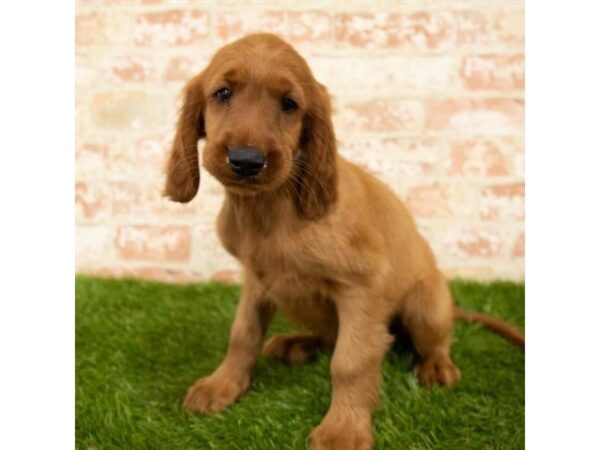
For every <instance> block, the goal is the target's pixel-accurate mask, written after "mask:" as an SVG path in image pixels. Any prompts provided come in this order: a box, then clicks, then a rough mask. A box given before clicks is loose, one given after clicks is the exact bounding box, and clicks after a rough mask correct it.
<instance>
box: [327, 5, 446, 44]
mask: <svg viewBox="0 0 600 450" xmlns="http://www.w3.org/2000/svg"><path fill="white" fill-rule="evenodd" d="M453 36H454V18H453V17H452V15H451V14H450V13H445V12H439V13H437V12H416V13H413V14H398V13H388V12H382V13H377V14H371V13H343V14H339V15H337V16H336V21H335V37H336V42H337V43H338V44H339V45H343V46H352V47H361V48H406V49H415V50H439V49H444V48H449V47H451V46H452V45H453V39H454V38H453Z"/></svg>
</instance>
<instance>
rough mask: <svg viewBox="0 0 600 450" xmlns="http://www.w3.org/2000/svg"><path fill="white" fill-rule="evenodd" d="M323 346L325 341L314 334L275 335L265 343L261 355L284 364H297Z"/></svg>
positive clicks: (307, 358)
mask: <svg viewBox="0 0 600 450" xmlns="http://www.w3.org/2000/svg"><path fill="white" fill-rule="evenodd" d="M325 345H326V344H325V339H324V338H322V337H321V336H318V335H316V334H305V333H285V334H276V335H274V336H272V337H271V338H269V339H268V340H267V342H266V343H265V345H264V347H263V355H264V356H266V357H267V358H276V359H280V360H282V361H283V362H286V363H290V364H298V363H303V362H306V361H308V360H309V359H310V358H312V357H313V356H314V355H315V354H316V352H317V351H318V350H321V349H322V348H324V347H325Z"/></svg>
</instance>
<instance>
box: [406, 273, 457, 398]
mask: <svg viewBox="0 0 600 450" xmlns="http://www.w3.org/2000/svg"><path fill="white" fill-rule="evenodd" d="M402 308H403V310H402V322H403V324H404V326H405V327H406V330H407V331H408V333H409V334H410V337H411V340H412V342H413V344H414V347H415V349H416V351H417V353H418V354H419V356H420V357H421V361H420V362H419V363H418V364H417V366H416V367H415V373H416V375H417V377H418V378H419V381H420V382H421V383H422V384H424V385H426V386H431V385H434V384H440V385H442V386H449V385H451V384H453V383H455V382H456V381H458V380H459V379H460V370H459V369H458V367H456V366H455V365H454V363H453V362H452V360H451V359H450V344H451V340H452V330H453V325H454V312H453V308H454V306H453V301H452V296H451V294H450V291H449V289H448V285H447V283H446V280H445V279H444V277H443V275H442V274H441V273H439V272H437V271H436V272H435V273H433V274H432V275H431V276H429V277H426V278H425V279H423V280H422V281H420V282H418V283H416V284H415V286H414V287H413V288H412V289H411V291H410V292H409V293H408V294H407V296H406V297H405V299H404V302H403V305H402Z"/></svg>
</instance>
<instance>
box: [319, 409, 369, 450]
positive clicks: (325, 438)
mask: <svg viewBox="0 0 600 450" xmlns="http://www.w3.org/2000/svg"><path fill="white" fill-rule="evenodd" d="M309 441H310V444H309V448H310V450H371V449H372V448H373V433H372V431H371V420H370V415H369V414H367V417H366V418H364V417H356V416H351V415H340V414H334V413H327V415H326V416H325V418H324V419H323V421H322V422H321V424H320V425H319V426H318V427H317V428H315V429H314V430H313V432H312V433H311V434H310V438H309Z"/></svg>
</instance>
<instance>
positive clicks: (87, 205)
mask: <svg viewBox="0 0 600 450" xmlns="http://www.w3.org/2000/svg"><path fill="white" fill-rule="evenodd" d="M144 208H145V204H144V191H143V190H142V188H141V187H140V186H138V185H137V184H135V183H131V182H128V181H79V182H77V183H76V184H75V211H76V217H77V218H78V219H79V220H104V219H108V218H110V217H115V216H123V215H128V214H134V213H139V212H142V211H143V210H144Z"/></svg>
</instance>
